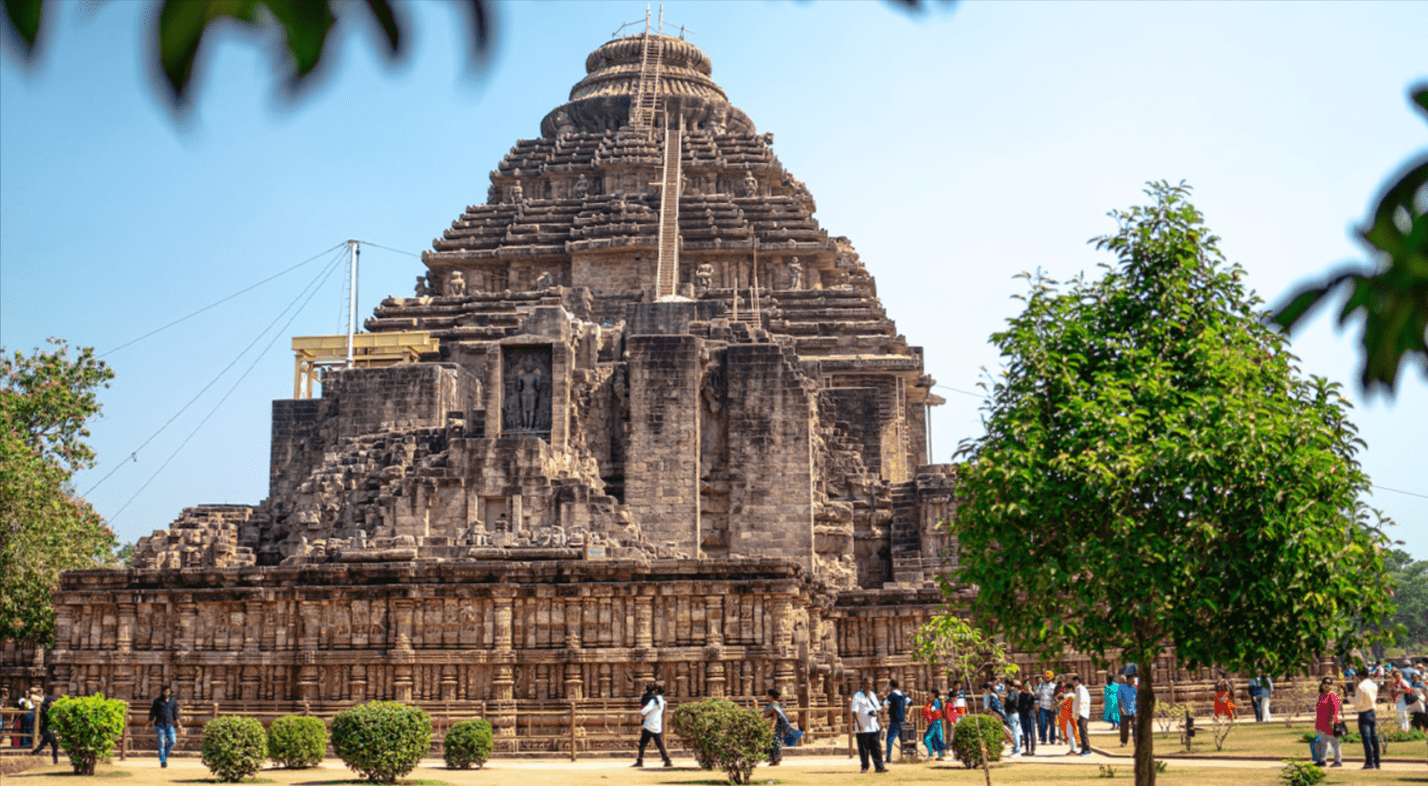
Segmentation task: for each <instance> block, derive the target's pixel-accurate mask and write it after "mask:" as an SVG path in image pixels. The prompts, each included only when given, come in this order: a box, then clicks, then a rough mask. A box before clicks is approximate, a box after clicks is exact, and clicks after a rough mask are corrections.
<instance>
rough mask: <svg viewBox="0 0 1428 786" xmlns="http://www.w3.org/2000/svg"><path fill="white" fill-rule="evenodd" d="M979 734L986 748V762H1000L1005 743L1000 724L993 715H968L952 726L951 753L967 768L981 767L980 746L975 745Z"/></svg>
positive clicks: (1004, 733)
mask: <svg viewBox="0 0 1428 786" xmlns="http://www.w3.org/2000/svg"><path fill="white" fill-rule="evenodd" d="M978 734H980V735H981V737H982V742H983V744H984V745H985V746H986V751H987V760H988V761H1001V760H1002V743H1004V742H1006V732H1005V731H1003V730H1002V722H1001V720H1000V719H999V718H997V717H996V716H994V715H968V716H966V717H964V718H962V720H959V721H957V723H956V724H955V725H953V726H952V744H951V747H952V753H953V754H955V755H956V756H957V759H958V760H959V761H961V762H962V766H964V767H967V768H969V769H970V768H972V767H980V766H982V746H980V745H978V744H977V735H978Z"/></svg>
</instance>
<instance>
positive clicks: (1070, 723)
mask: <svg viewBox="0 0 1428 786" xmlns="http://www.w3.org/2000/svg"><path fill="white" fill-rule="evenodd" d="M1056 689H1057V690H1058V691H1060V695H1059V697H1058V698H1057V700H1056V701H1057V707H1058V708H1059V712H1058V713H1057V715H1056V725H1057V726H1058V727H1059V728H1060V729H1061V736H1062V737H1064V738H1066V744H1067V745H1070V746H1071V750H1070V751H1068V752H1067V754H1066V755H1068V756H1071V755H1074V754H1075V753H1076V751H1077V749H1078V748H1079V747H1080V746H1081V745H1083V744H1085V742H1084V741H1083V740H1078V739H1077V736H1076V718H1075V716H1073V715H1072V707H1073V705H1074V704H1075V702H1076V694H1075V692H1074V691H1072V690H1071V689H1068V688H1066V687H1065V686H1063V685H1060V684H1058V685H1057V686H1056Z"/></svg>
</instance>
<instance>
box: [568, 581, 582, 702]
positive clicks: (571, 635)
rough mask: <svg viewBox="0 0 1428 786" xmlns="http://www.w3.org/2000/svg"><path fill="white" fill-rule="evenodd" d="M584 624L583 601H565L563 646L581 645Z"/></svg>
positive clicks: (578, 646)
mask: <svg viewBox="0 0 1428 786" xmlns="http://www.w3.org/2000/svg"><path fill="white" fill-rule="evenodd" d="M584 625H585V602H584V601H582V600H581V599H579V598H569V599H567V600H566V601H565V647H566V649H572V650H578V649H580V647H581V646H582V644H581V642H582V636H581V628H583V627H584ZM567 698H568V697H567Z"/></svg>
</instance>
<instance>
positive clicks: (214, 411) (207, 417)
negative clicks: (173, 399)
mask: <svg viewBox="0 0 1428 786" xmlns="http://www.w3.org/2000/svg"><path fill="white" fill-rule="evenodd" d="M339 267H340V266H339V265H335V264H333V265H329V266H328V268H327V274H326V275H324V276H323V277H322V281H321V282H319V283H318V285H317V286H316V287H315V288H314V289H313V290H312V292H311V293H310V294H309V295H308V296H307V299H306V300H304V301H303V302H302V305H300V306H298V308H297V310H296V311H294V312H293V315H292V316H291V317H288V321H287V322H285V323H283V326H282V327H281V328H279V329H278V331H277V332H276V333H274V334H273V338H272V340H270V341H269V342H268V345H267V346H266V347H263V351H262V352H259V353H258V356H257V357H255V358H253V362H252V363H250V364H248V368H247V369H245V370H244V371H243V375H242V376H240V377H238V379H237V381H235V382H234V383H233V387H230V388H229V389H228V392H227V393H224V394H223V398H221V399H219V400H218V403H217V404H214V405H213V409H211V410H209V412H208V414H207V415H205V416H204V417H203V420H201V421H199V422H198V425H197V426H194V428H193V431H190V432H189V434H188V436H187V437H184V440H183V442H181V443H179V446H178V447H177V448H175V449H174V452H173V453H170V454H169V457H168V458H167V459H164V463H162V464H160V465H159V468H158V469H156V470H154V474H152V475H150V476H149V479H148V480H146V481H144V485H142V486H140V487H139V490H138V491H135V492H134V496H132V497H130V498H129V501H128V502H125V503H124V506H123V507H121V508H119V509H118V510H116V511H114V515H113V516H110V517H109V523H110V524H112V523H113V522H114V520H115V519H117V518H119V514H121V513H123V512H124V510H125V509H126V508H128V507H129V505H131V504H133V502H134V500H136V499H138V498H139V495H140V494H142V493H143V492H144V489H146V488H148V487H149V484H150V483H153V482H154V479H155V478H157V477H158V476H159V473H160V472H163V471H164V467H167V466H168V465H169V462H171V461H173V460H174V458H175V457H177V456H178V454H179V452H180V451H182V450H183V449H184V446H185V445H187V444H188V443H189V441H190V440H192V439H193V438H194V436H195V435H197V434H198V432H199V430H200V429H202V428H203V426H204V424H206V423H207V422H208V421H209V420H210V419H211V418H212V417H213V416H214V415H216V414H218V410H219V408H220V407H222V406H223V402H225V401H227V400H228V397H229V396H231V395H233V391H235V390H237V389H238V386H239V385H241V384H242V383H243V380H244V379H247V378H248V374H249V373H251V372H252V371H253V369H254V368H257V366H258V362H259V361H260V360H262V359H263V357H264V356H265V355H267V354H268V350H270V349H272V348H273V344H275V343H277V341H278V339H279V338H282V337H283V335H284V333H285V331H286V330H287V329H288V325H291V324H292V323H293V320H295V319H297V318H298V315H299V314H301V313H302V311H303V309H304V308H307V304H308V303H311V302H312V299H313V298H314V297H315V296H316V295H317V293H318V292H320V291H322V287H323V285H324V284H326V283H327V279H328V278H330V277H331V276H332V274H333V272H335V271H336V270H337V269H338V268H339ZM294 302H296V301H294ZM289 308H291V306H289ZM285 311H286V309H285ZM278 316H279V318H281V316H282V315H281V314H279V315H278ZM264 332H267V331H264ZM259 337H261V334H259ZM245 351H246V350H245Z"/></svg>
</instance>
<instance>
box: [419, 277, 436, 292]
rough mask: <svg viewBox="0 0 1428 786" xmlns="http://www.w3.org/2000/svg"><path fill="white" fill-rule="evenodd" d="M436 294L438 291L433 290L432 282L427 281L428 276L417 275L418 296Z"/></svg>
mask: <svg viewBox="0 0 1428 786" xmlns="http://www.w3.org/2000/svg"><path fill="white" fill-rule="evenodd" d="M434 294H436V292H434V291H433V290H432V288H431V284H430V283H429V282H428V281H427V277H426V276H417V277H416V296H417V297H431V296H432V295H434Z"/></svg>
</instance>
